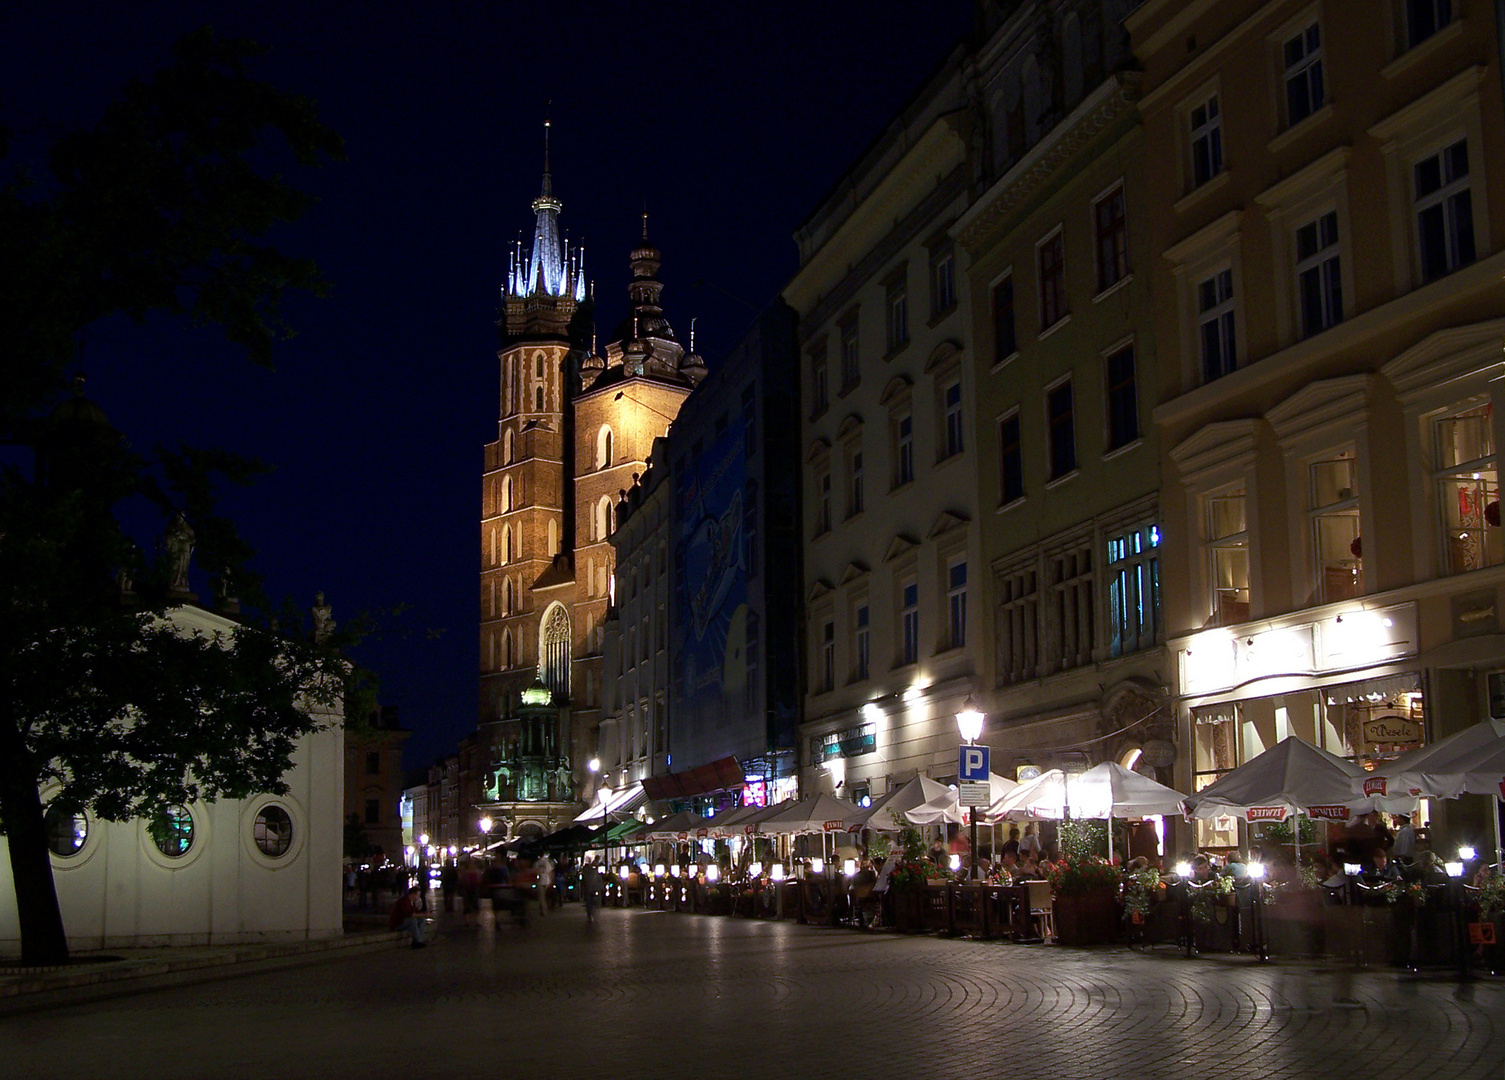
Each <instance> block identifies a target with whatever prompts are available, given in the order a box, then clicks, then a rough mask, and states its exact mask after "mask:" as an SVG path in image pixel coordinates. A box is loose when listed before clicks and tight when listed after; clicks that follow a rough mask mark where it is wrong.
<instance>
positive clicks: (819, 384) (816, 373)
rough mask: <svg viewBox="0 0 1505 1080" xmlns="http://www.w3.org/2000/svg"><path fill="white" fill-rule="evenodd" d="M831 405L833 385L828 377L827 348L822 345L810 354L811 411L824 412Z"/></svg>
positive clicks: (813, 412) (815, 412)
mask: <svg viewBox="0 0 1505 1080" xmlns="http://www.w3.org/2000/svg"><path fill="white" fill-rule="evenodd" d="M830 403H831V385H830V381H829V379H828V378H827V375H826V348H825V345H824V344H822V345H821V346H819V347H818V348H817V349H816V350H815V351H814V352H812V353H811V354H810V411H811V413H812V414H818V413H821V412H824V411H825V409H826V406H827V405H829V404H830Z"/></svg>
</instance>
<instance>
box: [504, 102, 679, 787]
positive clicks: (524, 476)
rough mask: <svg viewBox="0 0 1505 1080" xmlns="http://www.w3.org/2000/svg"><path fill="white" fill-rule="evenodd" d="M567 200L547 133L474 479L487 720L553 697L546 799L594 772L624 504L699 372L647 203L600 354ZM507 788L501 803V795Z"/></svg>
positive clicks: (512, 275) (509, 289) (507, 290)
mask: <svg viewBox="0 0 1505 1080" xmlns="http://www.w3.org/2000/svg"><path fill="white" fill-rule="evenodd" d="M545 131H546V132H547V124H546V125H545ZM560 210H561V203H560V202H559V200H557V199H556V198H555V197H554V194H553V185H552V178H551V177H550V175H549V164H548V151H547V136H546V139H545V152H544V173H543V186H542V189H541V192H540V194H539V196H538V198H536V199H534V200H533V214H534V229H533V245H532V248H531V249H530V250H528V251H524V249H523V247H522V245H521V244H520V243H519V244H518V245H517V246H516V247H514V248H513V250H512V251H511V252H510V253H509V268H508V275H507V282H506V284H505V285H504V286H503V288H502V313H501V318H500V319H499V320H498V321H497V326H498V328H499V329H500V331H501V347H500V349H499V350H498V352H497V359H498V363H499V379H500V396H499V411H498V422H497V437H496V440H495V441H494V442H491V443H488V444H486V448H485V466H484V471H483V478H482V509H481V620H480V629H481V680H480V682H481V686H480V689H481V694H480V723H481V727H482V729H483V731H485V730H488V729H489V730H491V731H493V732H496V730H497V729H498V727H500V726H507V725H506V724H499V722H501V721H504V720H505V721H507V724H511V723H512V719H515V718H516V717H517V716H518V715H519V708H520V705H523V704H526V705H527V706H528V707H529V708H535V707H537V706H539V705H541V704H543V703H544V699H546V700H547V704H548V705H549V706H550V707H552V708H555V709H558V710H559V716H560V724H559V729H558V742H557V747H558V749H557V751H555V752H556V753H558V754H559V766H560V770H559V771H560V773H561V775H560V776H559V778H558V780H557V782H556V781H554V780H551V781H550V783H549V788H550V793H551V798H552V801H553V802H555V803H564V802H569V801H572V800H574V799H578V797H579V793H580V792H581V790H582V789H583V787H584V786H585V784H586V783H587V782H588V779H589V776H588V773H587V770H586V762H587V761H588V760H589V757H590V754H591V752H592V751H593V750H594V748H595V745H596V728H597V727H598V725H599V722H600V703H601V693H602V670H601V650H602V645H603V643H604V640H605V631H604V622H605V619H606V613H607V610H608V608H609V607H610V605H611V603H612V599H613V588H614V586H613V573H614V570H615V565H614V564H615V559H614V554H613V551H612V547H611V543H610V537H611V534H612V533H613V532H615V531H616V523H617V503H618V502H619V501H620V500H621V499H622V498H623V497H624V495H625V493H626V491H627V490H628V489H630V488H631V487H632V485H633V480H634V478H635V477H636V476H638V475H640V474H641V473H643V472H644V471H645V469H646V467H647V459H648V455H649V452H650V450H651V449H652V446H653V440H654V439H655V438H656V437H658V436H662V435H663V434H664V433H665V432H666V431H667V430H668V427H669V425H670V424H671V423H672V422H673V420H674V417H675V415H676V414H677V413H678V412H679V407H680V405H681V403H683V401H684V399H685V398H686V397H688V396H689V394H690V391H691V390H693V389H694V388H695V384H696V383H697V382H698V381H699V380H700V378H701V376H702V375H704V373H705V367H704V365H703V364H702V363H701V361H700V358H699V357H698V356H695V355H694V352H693V349H692V350H691V351H690V353H689V354H687V353H686V351H685V349H684V347H683V346H682V345H681V344H680V343H679V341H678V340H677V339H676V337H675V334H674V330H673V328H672V327H671V326H670V325H669V322H668V320H667V319H666V318H665V316H664V311H663V307H662V304H661V299H662V293H663V285H662V284H661V283H660V282H659V280H658V270H659V266H660V263H661V261H662V256H661V254H660V253H659V251H658V249H657V248H655V247H654V246H653V245H652V244H651V243H650V242H649V240H648V230H647V215H646V214H644V215H643V235H642V240H641V242H640V243H639V244H638V246H637V247H636V248H635V249H634V250H633V252H632V255H631V259H630V267H631V271H632V277H631V282H630V284H629V286H628V299H629V301H630V313H629V314H628V316H627V317H626V318H625V319H624V320H623V321H622V323H621V324H620V325H619V326H618V328H617V330H616V332H615V333H614V334H613V335H612V336H611V338H610V340H609V341H608V342H607V343H606V346H605V349H604V353H603V354H598V353H597V352H596V350H595V342H594V334H593V319H594V316H593V309H594V304H593V301H592V299H591V298H590V297H588V296H587V290H586V285H585V279H584V277H583V274H582V267H583V252H582V251H581V249H579V248H578V247H577V248H575V249H574V250H571V249H570V247H569V245H568V243H567V242H565V241H563V240H562V239H561V237H560V233H559V213H560ZM539 683H541V684H542V685H541V686H538V685H535V684H539ZM530 688H531V689H530ZM524 711H526V710H524ZM510 739H511V736H510V735H503V734H500V733H498V734H496V735H494V736H493V737H490V738H485V737H483V739H482V741H483V742H489V743H493V744H497V745H500V743H501V742H502V741H506V740H510ZM508 745H509V746H510V742H509V743H508ZM509 752H510V751H509ZM509 768H510V766H504V767H503V768H501V769H500V773H507V772H508V770H509ZM514 771H515V770H514ZM501 786H504V785H502V784H501V782H500V781H498V793H497V795H496V796H495V804H496V805H497V808H498V809H503V807H502V805H501V804H502V803H504V802H507V800H506V799H505V798H504V797H503V796H502V794H501V792H500V787H501ZM518 790H519V791H521V789H518ZM515 797H516V798H518V799H523V798H525V796H523V795H521V794H518V795H516V796H515ZM508 805H509V807H510V808H508V809H506V813H507V814H508V815H509V816H515V814H514V810H515V809H516V807H515V806H512V804H510V803H509V804H508Z"/></svg>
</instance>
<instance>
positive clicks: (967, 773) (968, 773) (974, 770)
mask: <svg viewBox="0 0 1505 1080" xmlns="http://www.w3.org/2000/svg"><path fill="white" fill-rule="evenodd" d="M956 777H957V779H958V780H961V781H964V782H965V781H967V780H972V781H985V780H987V778H988V748H987V747H986V746H968V745H967V744H966V743H963V744H962V745H961V746H959V747H957V749H956Z"/></svg>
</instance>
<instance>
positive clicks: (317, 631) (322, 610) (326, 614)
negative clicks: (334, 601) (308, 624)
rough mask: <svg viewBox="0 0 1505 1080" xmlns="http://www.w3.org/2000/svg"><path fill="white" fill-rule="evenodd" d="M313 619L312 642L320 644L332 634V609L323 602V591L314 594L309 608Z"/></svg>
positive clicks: (333, 623)
mask: <svg viewBox="0 0 1505 1080" xmlns="http://www.w3.org/2000/svg"><path fill="white" fill-rule="evenodd" d="M308 610H309V613H310V614H311V615H313V617H314V640H315V641H319V642H322V641H324V640H326V639H327V638H328V637H329V635H330V634H332V633H334V627H335V622H334V609H333V608H332V607H330V606H329V605H328V604H326V603H325V602H324V591H323V590H322V589H321V590H319V591H318V592H316V593H314V606H313V607H311V608H309V609H308Z"/></svg>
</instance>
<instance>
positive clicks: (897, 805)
mask: <svg viewBox="0 0 1505 1080" xmlns="http://www.w3.org/2000/svg"><path fill="white" fill-rule="evenodd" d="M951 793H952V792H951V789H950V788H948V787H947V786H946V785H945V784H943V783H941V782H940V781H939V780H932V779H930V777H928V776H916V777H915V778H914V779H913V780H911V781H909V782H908V783H907V784H902V785H900V786H899V787H896V788H891V789H890V790H889V791H887V792H886V793H885V794H883V795H881V796H879V798H878V801H877V802H875V803H873V805H872V806H869V807H866V808H864V809H863V811H862V815H861V824H862V827H863V828H866V829H878V830H880V831H882V832H898V831H899V830H900V829H901V828H903V817H902V815H903V814H904V812H905V811H906V810H913V809H915V807H917V806H920V805H922V804H923V803H926V802H928V801H930V800H931V799H935V798H942V797H944V796H946V795H950V794H951ZM895 814H898V815H901V817H900V819H899V821H898V822H895V820H894V815H895Z"/></svg>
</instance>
